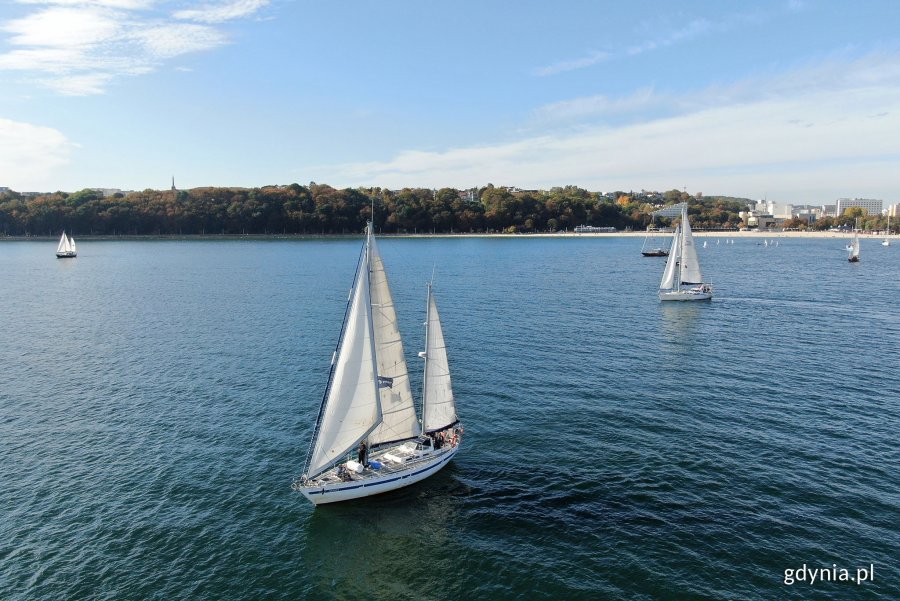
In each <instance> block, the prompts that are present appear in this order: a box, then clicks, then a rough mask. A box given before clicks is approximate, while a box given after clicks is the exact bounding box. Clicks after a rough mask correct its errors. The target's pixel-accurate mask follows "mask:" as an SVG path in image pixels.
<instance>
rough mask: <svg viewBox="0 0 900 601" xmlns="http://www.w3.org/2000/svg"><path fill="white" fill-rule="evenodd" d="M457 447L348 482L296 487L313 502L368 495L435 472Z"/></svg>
mask: <svg viewBox="0 0 900 601" xmlns="http://www.w3.org/2000/svg"><path fill="white" fill-rule="evenodd" d="M458 450H459V445H457V446H455V447H447V448H446V449H440V450H438V451H434V452H432V453H429V454H428V455H426V456H425V457H423V458H421V459H419V460H417V461H413V462H411V463H409V464H408V465H406V466H404V469H402V470H394V471H387V470H385V471H384V472H382V473H378V472H372V473H371V474H367V475H364V476H363V477H358V478H356V479H354V480H350V481H348V482H328V483H318V482H313V483H311V484H312V485H309V484H303V485H300V486H298V487H297V490H299V491H300V492H301V493H303V496H304V497H306V498H307V499H309V500H310V501H311V502H312V503H313V504H315V505H324V504H325V503H337V502H339V501H349V500H350V499H360V498H363V497H371V496H372V495H378V494H381V493H385V492H390V491H392V490H397V489H398V488H403V487H404V486H409V485H410V484H415V483H416V482H420V481H421V480H424V479H425V478H427V477H428V476H431V475H432V474H436V473H437V472H439V471H440V470H441V468H443V467H444V466H445V465H447V463H448V462H449V461H450V460H451V459H453V456H454V455H456V452H457V451H458Z"/></svg>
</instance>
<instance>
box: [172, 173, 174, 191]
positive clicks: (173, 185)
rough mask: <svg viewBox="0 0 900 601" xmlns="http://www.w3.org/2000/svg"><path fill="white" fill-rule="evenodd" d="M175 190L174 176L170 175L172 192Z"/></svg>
mask: <svg viewBox="0 0 900 601" xmlns="http://www.w3.org/2000/svg"><path fill="white" fill-rule="evenodd" d="M174 191H175V176H174V175H173V176H172V192H174Z"/></svg>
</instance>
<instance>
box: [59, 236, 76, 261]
mask: <svg viewBox="0 0 900 601" xmlns="http://www.w3.org/2000/svg"><path fill="white" fill-rule="evenodd" d="M77 255H78V249H77V248H76V247H75V239H74V238H70V237H69V236H66V232H65V231H63V233H62V236H61V237H60V239H59V245H58V246H57V247H56V258H57V259H73V258H75V257H76V256H77Z"/></svg>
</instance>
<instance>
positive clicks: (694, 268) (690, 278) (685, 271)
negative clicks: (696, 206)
mask: <svg viewBox="0 0 900 601" xmlns="http://www.w3.org/2000/svg"><path fill="white" fill-rule="evenodd" d="M681 220H682V223H681V237H682V242H681V283H682V284H702V283H703V276H702V275H701V274H700V259H698V258H697V249H696V248H695V247H694V236H693V235H691V224H690V222H689V221H688V216H687V208H685V209H684V210H683V211H682V213H681Z"/></svg>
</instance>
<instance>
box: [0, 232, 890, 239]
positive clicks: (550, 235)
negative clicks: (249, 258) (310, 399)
mask: <svg viewBox="0 0 900 601" xmlns="http://www.w3.org/2000/svg"><path fill="white" fill-rule="evenodd" d="M672 233H673V232H652V233H651V232H608V233H587V234H576V233H575V232H554V233H549V232H542V233H525V234H505V233H492V234H484V233H481V234H408V233H407V234H384V233H378V237H379V238H504V239H505V238H510V239H512V238H544V239H553V238H645V237H647V236H650V235H652V236H654V237H658V238H667V237H669V236H671V235H672ZM692 233H693V235H694V237H695V238H756V239H759V240H763V239H768V238H852V237H853V233H852V232H735V231H727V232H709V231H702V230H700V231H697V230H693V231H692ZM362 235H363V234H362V232H360V233H358V234H126V235H76V237H77V239H78V240H79V241H81V240H87V241H110V240H306V239H309V240H329V239H342V238H359V237H360V236H362ZM859 237H860V238H861V239H866V238H869V239H881V238H884V237H885V234H874V233H860V234H859ZM887 237H890V238H900V235H898V234H891V235H890V236H887ZM57 239H58V236H56V235H52V236H0V242H29V241H34V242H47V241H55V240H57Z"/></svg>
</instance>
